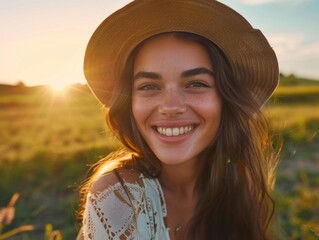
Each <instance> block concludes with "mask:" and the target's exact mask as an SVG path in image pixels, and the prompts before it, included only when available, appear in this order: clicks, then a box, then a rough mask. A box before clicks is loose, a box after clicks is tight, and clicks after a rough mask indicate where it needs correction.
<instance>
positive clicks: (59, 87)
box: [49, 82, 68, 93]
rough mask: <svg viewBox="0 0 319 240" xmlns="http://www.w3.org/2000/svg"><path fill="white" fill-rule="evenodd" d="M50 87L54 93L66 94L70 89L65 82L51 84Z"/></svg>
mask: <svg viewBox="0 0 319 240" xmlns="http://www.w3.org/2000/svg"><path fill="white" fill-rule="evenodd" d="M49 87H50V88H51V90H52V91H53V92H54V93H64V92H65V91H66V90H67V88H68V84H67V83H65V82H53V83H50V84H49Z"/></svg>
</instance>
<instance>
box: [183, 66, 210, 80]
mask: <svg viewBox="0 0 319 240" xmlns="http://www.w3.org/2000/svg"><path fill="white" fill-rule="evenodd" d="M200 74H209V75H211V76H212V77H214V72H213V71H212V70H209V69H208V68H203V67H202V68H194V69H190V70H186V71H184V72H183V73H182V74H181V77H183V78H187V77H192V76H196V75H200Z"/></svg>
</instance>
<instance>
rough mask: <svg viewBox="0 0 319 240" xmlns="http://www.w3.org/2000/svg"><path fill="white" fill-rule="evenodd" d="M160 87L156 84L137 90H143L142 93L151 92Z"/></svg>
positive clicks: (143, 86)
mask: <svg viewBox="0 0 319 240" xmlns="http://www.w3.org/2000/svg"><path fill="white" fill-rule="evenodd" d="M158 89H159V87H158V86H156V85H154V84H145V85H142V86H140V87H139V88H138V89H137V90H141V91H151V90H158Z"/></svg>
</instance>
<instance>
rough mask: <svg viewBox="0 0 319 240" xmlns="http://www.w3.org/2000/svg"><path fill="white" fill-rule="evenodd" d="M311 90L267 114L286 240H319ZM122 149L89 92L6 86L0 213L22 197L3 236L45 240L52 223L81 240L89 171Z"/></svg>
mask: <svg viewBox="0 0 319 240" xmlns="http://www.w3.org/2000/svg"><path fill="white" fill-rule="evenodd" d="M293 80H294V81H295V82H296V79H293ZM284 83H285V81H284ZM310 83H312V84H309V83H308V82H307V84H300V82H298V84H282V85H281V86H280V87H279V88H278V90H277V91H276V93H275V95H274V97H273V98H272V99H271V100H270V102H269V103H268V104H267V105H266V106H265V108H264V110H265V112H266V114H267V116H268V117H269V118H270V120H271V126H272V131H273V132H274V134H275V135H277V136H280V137H282V138H283V140H284V145H283V150H282V154H281V162H280V164H279V167H278V171H277V183H276V188H275V193H274V198H275V201H276V203H277V207H276V219H275V221H276V224H275V232H276V236H277V237H278V239H289V240H297V239H306V240H312V239H319V171H318V170H319V84H317V83H316V82H310ZM118 146H119V144H118V143H117V142H116V141H115V139H114V138H113V137H112V136H111V135H110V133H109V132H108V130H107V129H106V128H105V124H104V114H103V110H102V109H101V106H100V105H99V104H98V103H97V101H96V100H95V98H94V97H93V96H92V94H91V93H90V92H89V91H88V89H87V87H86V86H82V85H74V86H72V87H70V88H69V89H68V90H67V92H64V93H62V92H61V93H57V92H56V93H54V92H52V91H51V90H50V89H49V88H47V87H45V86H39V87H14V86H7V85H0V206H5V205H6V204H7V203H8V202H9V200H10V198H11V196H12V195H13V194H14V193H15V192H18V193H19V194H20V198H19V200H18V202H17V204H16V215H15V218H14V221H13V222H12V223H11V224H10V225H8V226H5V227H4V229H2V232H8V231H9V230H10V229H13V228H15V227H18V226H21V225H24V224H32V225H34V227H35V230H34V231H32V232H28V233H21V234H18V235H16V236H15V237H12V238H10V239H26V240H29V239H45V236H44V232H45V226H46V224H48V223H50V224H52V225H53V227H54V229H58V230H60V231H61V233H62V235H63V239H74V238H75V236H76V232H77V229H78V224H77V221H76V219H75V216H74V214H75V211H76V209H77V188H78V187H79V186H80V184H81V182H82V181H83V180H84V178H85V175H86V173H87V171H88V169H89V165H90V164H92V163H94V162H95V161H96V160H97V159H99V158H101V157H102V156H105V155H106V154H107V153H109V152H110V151H112V150H113V149H116V148H117V147H118ZM0 229H1V228H0ZM0 239H1V235H0Z"/></svg>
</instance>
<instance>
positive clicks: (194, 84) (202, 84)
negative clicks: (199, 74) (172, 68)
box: [186, 81, 210, 88]
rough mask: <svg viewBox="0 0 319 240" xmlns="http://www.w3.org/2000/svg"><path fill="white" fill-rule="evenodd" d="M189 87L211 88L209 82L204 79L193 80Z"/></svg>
mask: <svg viewBox="0 0 319 240" xmlns="http://www.w3.org/2000/svg"><path fill="white" fill-rule="evenodd" d="M186 87H187V88H209V87H210V86H209V85H208V83H205V82H202V81H192V82H190V83H188V84H187V86H186Z"/></svg>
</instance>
